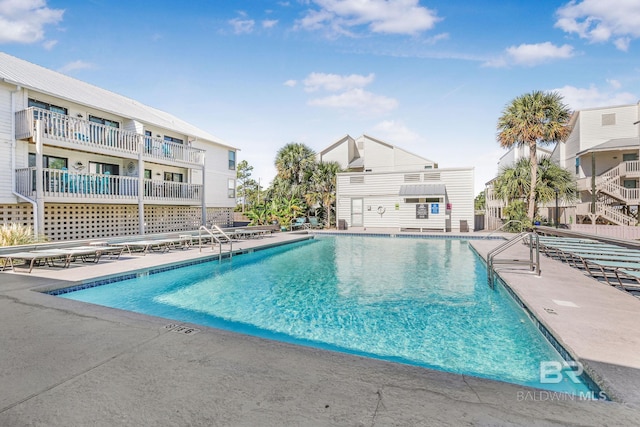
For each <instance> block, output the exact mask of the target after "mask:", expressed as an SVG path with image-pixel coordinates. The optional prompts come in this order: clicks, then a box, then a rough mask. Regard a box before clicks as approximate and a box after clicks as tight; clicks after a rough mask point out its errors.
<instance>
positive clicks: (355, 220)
mask: <svg viewBox="0 0 640 427" xmlns="http://www.w3.org/2000/svg"><path fill="white" fill-rule="evenodd" d="M362 213H363V203H362V199H351V226H352V227H362V226H363V223H362Z"/></svg>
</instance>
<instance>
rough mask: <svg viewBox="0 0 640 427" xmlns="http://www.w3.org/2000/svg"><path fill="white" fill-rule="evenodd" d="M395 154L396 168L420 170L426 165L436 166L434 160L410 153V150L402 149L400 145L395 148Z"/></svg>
mask: <svg viewBox="0 0 640 427" xmlns="http://www.w3.org/2000/svg"><path fill="white" fill-rule="evenodd" d="M393 154H394V156H395V161H394V163H395V170H403V171H408V170H418V169H424V168H425V166H431V167H433V166H434V163H433V162H430V161H426V160H425V159H424V158H422V157H420V156H416V155H415V154H412V153H409V152H408V151H405V150H402V149H400V148H398V147H396V148H395V149H394V150H393Z"/></svg>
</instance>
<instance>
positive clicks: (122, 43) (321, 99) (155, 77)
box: [0, 0, 640, 193]
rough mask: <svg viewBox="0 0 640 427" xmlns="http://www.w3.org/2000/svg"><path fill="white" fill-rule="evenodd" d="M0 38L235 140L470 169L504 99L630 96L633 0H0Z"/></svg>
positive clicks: (256, 149)
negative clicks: (384, 148) (370, 144)
mask: <svg viewBox="0 0 640 427" xmlns="http://www.w3.org/2000/svg"><path fill="white" fill-rule="evenodd" d="M0 50H2V51H4V52H7V53H9V54H11V55H14V56H17V57H20V58H23V59H26V60H28V61H31V62H34V63H36V64H39V65H42V66H45V67H47V68H51V69H54V70H58V71H61V72H63V73H65V74H68V75H70V76H73V77H75V78H78V79H80V80H84V81H86V82H89V83H92V84H95V85H97V86H100V87H103V88H105V89H108V90H111V91H113V92H117V93H120V94H122V95H125V96H128V97H131V98H134V99H136V100H138V101H141V102H143V103H146V104H148V105H151V106H153V107H156V108H159V109H161V110H165V111H167V112H170V113H172V114H174V115H176V116H178V117H180V118H182V119H184V120H187V121H189V122H191V123H193V124H195V125H197V126H199V127H200V128H202V129H204V130H206V131H208V132H210V133H212V134H214V135H216V136H218V137H219V138H221V139H222V140H224V141H225V142H226V143H228V144H230V145H233V146H236V147H238V148H240V149H241V152H240V153H239V156H238V157H239V159H240V160H243V159H246V160H247V161H248V162H249V163H250V164H251V165H253V166H254V168H255V169H254V171H253V177H254V178H255V179H258V178H260V179H261V183H262V184H263V185H265V186H266V185H267V184H268V183H269V181H270V180H271V179H272V178H273V176H274V175H275V168H274V167H273V160H274V158H275V154H276V151H277V150H278V149H279V148H280V147H282V146H283V145H285V144H286V143H289V142H302V143H305V144H307V145H309V146H310V147H311V148H313V149H314V150H316V151H320V150H322V149H323V148H325V147H327V146H328V145H330V144H332V143H333V142H335V141H336V140H338V139H340V138H341V137H342V136H344V135H346V134H350V135H351V136H353V137H357V136H359V135H361V134H363V133H366V134H368V135H371V136H373V137H376V138H379V139H382V140H384V141H387V142H389V143H392V144H395V145H397V146H400V147H402V148H404V149H406V150H408V151H411V152H413V153H416V154H418V155H421V156H423V157H426V158H428V159H431V160H434V161H437V162H438V163H439V165H440V167H468V166H474V167H475V168H476V169H475V175H476V185H475V191H476V193H477V192H479V191H481V190H482V188H483V184H484V182H486V181H488V180H489V179H491V178H492V177H493V176H494V175H495V173H496V172H497V170H496V169H497V167H496V164H497V161H498V159H499V158H500V156H501V155H502V154H504V151H503V150H502V149H500V148H499V146H498V143H497V142H496V139H495V136H496V122H497V119H498V117H499V116H500V114H501V112H502V110H503V109H504V107H505V106H506V105H507V104H508V103H509V102H510V101H511V100H512V99H513V98H514V97H516V96H519V95H522V94H524V93H527V92H530V91H533V90H545V91H546V90H557V91H559V92H560V93H561V94H562V95H563V96H564V100H565V103H566V104H567V105H568V106H569V107H570V108H571V109H574V110H576V109H584V108H593V107H604V106H610V105H620V104H632V103H636V102H638V100H639V99H640V1H638V0H607V1H602V0H573V1H553V0H539V1H522V0H513V1H511V0H466V1H463V0H457V1H450V0H433V1H432V0H288V1H269V0H264V1H263V0H234V1H224V0H212V1H205V0H201V1H198V0H193V1H188V2H187V1H185V2H179V1H175V0H154V1H140V0H130V1H128V2H114V1H107V0H88V1H87V0H83V1H75V0H66V1H65V0H55V1H54V0H0Z"/></svg>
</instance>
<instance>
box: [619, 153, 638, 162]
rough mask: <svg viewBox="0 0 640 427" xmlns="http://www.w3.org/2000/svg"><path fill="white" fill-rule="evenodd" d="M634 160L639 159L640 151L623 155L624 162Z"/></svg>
mask: <svg viewBox="0 0 640 427" xmlns="http://www.w3.org/2000/svg"><path fill="white" fill-rule="evenodd" d="M633 160H638V153H627V154H623V155H622V161H623V162H631V161H633Z"/></svg>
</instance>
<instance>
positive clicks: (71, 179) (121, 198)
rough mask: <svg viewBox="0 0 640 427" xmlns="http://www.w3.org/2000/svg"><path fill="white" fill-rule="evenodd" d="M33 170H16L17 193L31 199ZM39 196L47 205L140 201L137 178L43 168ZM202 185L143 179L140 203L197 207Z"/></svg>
mask: <svg viewBox="0 0 640 427" xmlns="http://www.w3.org/2000/svg"><path fill="white" fill-rule="evenodd" d="M37 179H38V176H37V172H36V168H34V167H30V168H21V169H17V170H16V191H17V192H18V193H19V194H21V195H23V196H24V197H27V198H29V199H31V200H36V197H37ZM40 179H41V180H42V197H43V198H44V201H45V202H49V203H54V202H55V203H122V204H135V203H138V201H139V197H138V195H139V193H140V190H139V189H140V186H139V185H138V184H139V180H138V178H137V177H130V176H119V175H109V174H92V173H75V172H69V171H67V170H63V169H43V170H42V174H41V175H40ZM202 197H203V191H202V185H201V184H190V183H184V182H172V181H157V180H151V179H145V180H144V181H143V185H142V201H143V202H144V203H145V204H172V205H200V204H201V203H202Z"/></svg>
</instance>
